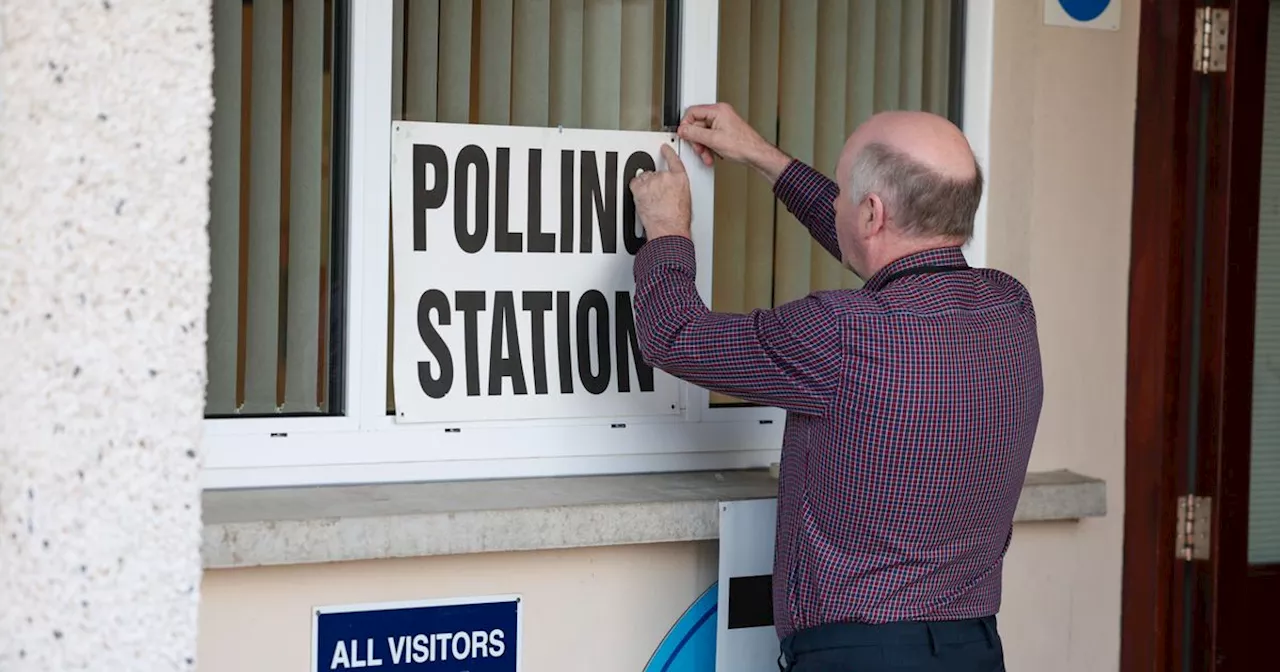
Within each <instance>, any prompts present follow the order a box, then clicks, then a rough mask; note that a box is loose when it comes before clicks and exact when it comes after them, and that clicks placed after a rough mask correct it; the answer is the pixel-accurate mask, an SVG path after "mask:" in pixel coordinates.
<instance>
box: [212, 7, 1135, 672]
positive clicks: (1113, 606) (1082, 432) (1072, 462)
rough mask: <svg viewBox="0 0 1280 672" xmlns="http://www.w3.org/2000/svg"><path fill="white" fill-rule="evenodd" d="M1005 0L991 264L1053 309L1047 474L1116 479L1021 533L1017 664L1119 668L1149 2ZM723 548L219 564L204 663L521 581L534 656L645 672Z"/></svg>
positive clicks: (1041, 458) (1012, 620)
mask: <svg viewBox="0 0 1280 672" xmlns="http://www.w3.org/2000/svg"><path fill="white" fill-rule="evenodd" d="M996 4H997V9H998V13H997V16H996V30H995V34H996V45H995V72H994V92H993V98H994V101H993V110H992V146H991V157H990V163H991V168H990V179H991V188H990V192H989V198H990V217H991V219H990V224H989V226H990V236H991V239H990V248H989V260H990V265H992V266H995V267H998V268H1003V269H1006V270H1008V271H1010V272H1012V273H1014V274H1015V275H1017V276H1018V277H1019V278H1021V279H1022V280H1023V281H1024V282H1026V283H1027V284H1028V286H1029V287H1030V289H1031V292H1032V295H1033V298H1034V300H1035V302H1036V306H1037V310H1038V314H1039V319H1040V336H1041V345H1042V349H1043V354H1044V366H1045V382H1046V386H1047V389H1046V395H1045V409H1044V416H1043V418H1042V421H1041V425H1040V434H1039V441H1038V443H1037V447H1036V452H1035V455H1034V456H1033V459H1032V468H1033V469H1038V470H1047V469H1060V468H1068V469H1073V470H1076V471H1079V472H1082V473H1085V474H1088V475H1092V476H1098V477H1101V478H1104V479H1106V481H1107V486H1108V493H1109V494H1108V498H1109V499H1108V509H1109V514H1108V516H1106V517H1105V518H1101V519H1094V520H1087V521H1084V522H1081V523H1052V524H1030V525H1020V526H1018V527H1017V529H1016V531H1015V540H1014V544H1013V548H1012V549H1011V551H1010V556H1009V561H1008V564H1007V567H1006V574H1005V606H1004V609H1003V610H1002V613H1001V629H1002V631H1003V633H1004V635H1005V637H1006V647H1007V650H1008V658H1009V667H1010V669H1024V670H1038V671H1040V672H1055V671H1062V672H1066V671H1068V670H1071V671H1075V670H1088V671H1090V672H1105V671H1106V670H1114V669H1116V668H1117V666H1118V656H1119V618H1120V568H1121V531H1122V516H1123V481H1124V460H1123V454H1124V450H1123V449H1124V443H1123V440H1124V437H1123V427H1124V382H1125V379H1124V370H1125V359H1124V356H1125V351H1124V348H1125V319H1126V298H1127V295H1126V288H1127V286H1128V280H1127V274H1128V259H1129V199H1130V184H1131V166H1132V158H1131V152H1132V146H1133V140H1132V129H1133V112H1134V96H1135V91H1136V64H1137V34H1138V30H1137V29H1138V3H1137V1H1136V0H1126V1H1125V2H1124V6H1123V12H1124V14H1123V25H1122V29H1121V30H1120V32H1118V33H1113V32H1102V31H1091V30H1075V29H1063V28H1049V27H1046V26H1044V25H1043V19H1042V15H1041V12H1042V11H1043V10H1042V7H1043V3H1041V2H1038V1H1032V0H1017V1H1014V0H999V1H998V2H997V3H996ZM1104 77H1112V78H1115V80H1113V83H1111V84H1108V83H1107V82H1106V80H1105V79H1104ZM714 558H715V550H714V546H713V545H708V544H664V545H656V546H644V547H621V548H610V549H582V550H575V551H563V552H545V553H524V554H509V555H491V556H469V557H456V558H434V559H420V560H405V561H384V562H369V563H355V564H343V565H332V566H314V567H305V568H291V569H259V570H237V571H219V572H210V573H208V574H207V575H206V577H205V583H204V603H203V607H202V611H201V632H200V658H199V660H200V669H201V670H202V672H224V671H227V672H229V671H232V670H247V669H305V666H306V665H307V660H308V659H307V655H308V646H309V643H310V623H311V621H310V617H309V612H308V608H309V607H311V606H313V605H317V604H327V603H343V602H368V601H377V600H403V599H411V598H416V597H422V598H427V597H441V596H447V595H465V594H476V593H501V592H508V591H515V592H522V593H524V594H525V595H527V596H528V598H529V600H528V603H527V608H528V610H529V611H528V612H527V614H528V621H527V623H526V626H525V642H526V647H527V648H526V649H525V658H524V664H525V666H526V669H529V670H551V669H556V670H582V671H586V670H593V671H598V670H620V671H636V672H638V671H639V670H640V669H641V668H642V667H643V665H644V663H645V662H646V661H647V659H648V657H649V655H650V654H651V653H652V651H653V649H654V647H656V646H657V644H658V642H659V641H660V640H661V638H662V635H663V634H664V633H665V631H666V629H667V628H668V627H670V625H671V624H672V623H674V621H675V619H676V618H678V617H679V615H680V613H681V612H682V611H683V610H684V609H685V607H687V606H688V605H689V603H690V602H691V601H692V600H693V599H694V598H695V597H696V596H697V595H698V594H699V593H700V592H701V591H702V590H703V589H705V588H706V587H707V586H708V585H709V584H710V583H711V582H712V581H713V580H714V574H715V559H714ZM556 603H567V604H569V605H572V606H570V607H567V608H556V607H554V606H552V605H553V604H556ZM255 618H262V619H266V622H267V623H269V624H270V626H269V627H265V626H263V625H259V624H256V623H254V622H253V619H255ZM566 652H569V653H566Z"/></svg>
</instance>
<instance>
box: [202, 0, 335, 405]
mask: <svg viewBox="0 0 1280 672" xmlns="http://www.w3.org/2000/svg"><path fill="white" fill-rule="evenodd" d="M299 9H301V10H303V11H298V10H299ZM320 10H323V11H320ZM333 16H334V13H333V0H323V2H322V3H321V2H316V3H314V4H313V3H311V2H295V1H294V0H252V1H248V0H215V2H214V9H213V21H214V72H213V90H214V96H215V101H216V103H215V108H214V113H213V127H212V151H213V171H212V177H211V183H210V192H211V193H210V195H211V203H210V208H211V213H210V222H209V234H210V246H211V264H212V274H213V283H212V289H211V292H210V297H209V313H208V330H209V343H208V371H209V380H208V396H207V402H206V414H207V415H210V416H222V415H229V414H237V413H239V414H246V415H248V414H272V413H318V412H326V411H327V410H328V401H327V397H328V394H327V392H328V389H327V388H328V349H329V343H328V334H329V333H330V321H329V306H328V297H329V262H330V250H329V240H330V215H331V207H330V188H331V184H330V164H331V161H332V154H331V146H332V143H331V142H330V138H331V137H332V132H331V129H332V124H333V119H332V115H331V110H332V108H333V106H332V99H333Z"/></svg>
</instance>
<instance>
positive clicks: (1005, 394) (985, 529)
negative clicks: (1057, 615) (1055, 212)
mask: <svg viewBox="0 0 1280 672" xmlns="http://www.w3.org/2000/svg"><path fill="white" fill-rule="evenodd" d="M774 191H775V194H776V195H777V197H778V198H779V199H780V200H781V201H782V203H784V204H785V205H786V207H787V209H788V210H790V211H791V212H792V213H793V214H795V215H796V217H797V218H798V219H799V220H800V221H801V222H803V223H804V225H805V226H806V227H808V228H809V231H810V233H812V235H813V237H814V238H815V239H816V240H817V241H818V242H819V243H821V244H822V245H823V247H825V248H826V249H827V250H828V251H829V252H831V254H833V255H836V256H837V257H839V251H838V248H837V246H836V236H835V212H834V199H835V198H836V196H837V194H838V192H839V189H838V187H837V186H836V185H835V184H834V183H833V182H832V181H831V180H829V179H827V178H826V177H824V176H823V175H821V174H820V173H818V172H817V171H815V170H813V169H812V168H810V167H809V166H806V165H804V164H802V163H800V162H793V163H792V164H791V165H790V166H789V167H788V168H787V169H786V171H784V172H783V174H782V175H781V177H780V178H779V180H778V182H777V184H776V185H775V187H774ZM939 267H941V268H944V269H946V268H949V269H951V270H949V272H936V271H937V270H938V268H939ZM955 267H961V270H954V268H955ZM929 269H934V272H926V271H929ZM903 271H906V273H902V272H903ZM694 273H695V264H694V249H693V244H692V243H691V242H690V241H689V240H687V239H685V238H682V237H679V236H667V237H660V238H657V239H654V240H652V241H649V242H648V243H646V244H645V245H644V246H643V247H642V248H641V249H640V251H639V253H638V254H637V256H636V260H635V279H636V294H635V317H636V327H637V330H638V332H639V336H640V344H641V352H642V353H643V354H644V356H645V358H646V361H648V362H649V363H650V364H652V365H654V366H656V367H658V368H660V369H662V370H664V371H667V372H669V373H671V374H672V375H674V376H676V377H678V378H681V379H683V380H686V381H688V382H691V383H694V384H696V385H699V386H701V387H704V388H707V389H710V390H713V391H717V392H722V393H725V394H728V395H732V396H734V397H737V398H739V399H743V400H746V401H751V402H756V403H760V404H765V405H769V406H777V407H781V408H783V409H786V410H787V423H786V430H785V433H784V438H783V445H782V464H781V467H780V469H781V474H780V480H779V485H778V529H777V547H776V552H775V557H774V572H773V585H774V591H773V609H774V623H775V626H776V628H777V631H778V635H779V637H785V636H786V635H788V634H790V633H791V632H793V631H795V630H800V629H804V628H809V627H814V626H818V625H822V624H825V623H831V622H841V621H854V622H863V623H883V622H889V621H902V620H952V619H964V618H975V617H981V616H987V615H992V614H995V613H996V612H997V611H998V610H999V607H1000V580H1001V571H1002V565H1003V559H1004V555H1005V552H1006V550H1007V549H1008V545H1009V540H1010V536H1011V530H1012V528H1013V512H1014V508H1015V507H1016V506H1017V503H1018V496H1019V494H1020V493H1021V491H1022V485H1023V480H1024V478H1025V476H1026V470H1027V461H1028V458H1029V457H1030V454H1031V444H1032V441H1033V439H1034V437H1035V432H1036V425H1037V423H1038V421H1039V416H1040V406H1041V402H1042V399H1043V383H1042V378H1041V368H1040V350H1039V344H1038V339H1037V336H1036V318H1035V312H1034V309H1033V308H1032V305H1031V298H1030V297H1029V295H1028V293H1027V291H1026V289H1025V288H1024V287H1023V286H1022V285H1021V284H1019V283H1018V281H1016V280H1015V279H1013V278H1012V277H1010V276H1009V275H1007V274H1004V273H1001V272H999V271H995V270H989V269H968V268H965V260H964V256H963V255H962V254H961V251H960V249H959V248H943V249H936V250H930V251H926V252H923V253H919V254H916V255H912V256H908V257H906V258H903V259H899V260H897V261H895V262H894V263H892V264H890V265H889V266H888V267H886V268H885V269H883V270H881V271H880V272H878V273H877V274H876V275H875V276H873V277H872V278H870V279H869V280H868V281H867V283H866V284H865V286H863V287H862V288H861V289H857V290H835V291H822V292H815V293H813V294H811V295H810V296H808V297H805V298H803V299H800V300H797V301H793V302H791V303H787V304H785V305H782V306H778V307H777V308H773V309H771V310H756V311H753V312H752V313H750V314H748V315H734V314H724V313H713V312H711V311H709V310H708V309H707V307H706V305H705V304H704V303H703V301H702V299H701V298H700V297H699V295H698V291H697V288H696V287H695V284H694Z"/></svg>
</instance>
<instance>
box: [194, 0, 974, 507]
mask: <svg viewBox="0 0 1280 672" xmlns="http://www.w3.org/2000/svg"><path fill="white" fill-rule="evenodd" d="M992 11H993V10H992V2H991V0H968V1H967V2H966V1H965V0H904V1H901V2H900V1H898V0H878V1H877V0H796V1H794V2H793V1H791V0H721V2H719V3H717V2H713V1H711V0H448V1H446V0H362V1H361V2H351V1H350V0H325V2H323V3H315V4H314V5H313V4H310V3H295V2H293V1H292V0H253V1H252V2H248V1H244V0H215V54H214V55H215V71H214V89H215V95H216V96H217V106H216V111H215V115H214V123H213V145H214V169H213V178H212V185H211V188H212V194H213V204H212V213H211V223H210V231H211V244H212V248H213V249H212V254H213V268H214V279H213V290H212V296H211V303H210V313H209V316H210V317H209V334H210V341H209V367H210V375H209V400H208V407H207V411H206V412H207V414H208V416H209V418H210V419H209V420H208V421H207V435H208V439H207V441H208V447H209V451H208V455H209V458H208V460H207V463H206V464H207V468H206V473H205V477H206V485H208V486H210V487H226V486H250V485H267V484H290V483H321V482H338V481H343V482H358V481H374V480H404V479H445V478H480V477H484V478H493V477H503V476H538V475H568V474H575V473H609V472H629V471H658V470H677V469H716V468H734V467H748V466H764V465H766V464H768V462H769V461H772V460H775V459H776V454H777V451H778V448H779V437H780V434H781V419H782V414H781V412H780V411H778V410H777V409H771V408H759V407H749V406H746V405H745V404H740V403H737V402H735V400H732V399H727V398H718V397H716V398H713V397H712V396H711V395H709V394H708V393H707V392H706V391H704V390H700V389H697V388H692V387H691V386H690V387H688V389H686V390H685V391H684V392H683V393H682V394H684V395H685V397H684V398H683V403H684V406H685V407H684V408H683V409H682V414H681V415H678V416H672V417H670V418H660V419H642V420H640V421H639V422H634V421H629V422H627V423H621V422H615V421H614V419H611V418H586V419H575V420H572V421H563V422H561V421H556V422H550V421H513V422H506V423H500V422H469V423H448V426H440V425H426V426H424V425H398V424H396V423H395V421H394V419H393V418H392V417H391V415H390V414H391V413H392V412H393V411H394V398H393V393H392V387H391V384H390V378H389V371H390V370H391V368H392V367H391V353H392V347H393V344H392V343H391V338H390V336H391V334H392V328H391V322H390V318H391V311H390V306H391V305H392V301H393V300H394V297H393V294H392V292H393V289H394V288H393V287H392V286H391V284H392V283H391V282H390V279H391V277H392V263H391V261H392V257H391V255H390V249H391V248H390V241H391V235H390V229H391V227H390V225H389V219H390V218H389V213H390V211H391V208H390V175H391V172H390V165H389V164H390V151H391V139H390V135H391V133H390V130H391V123H392V122H393V121H395V120H407V121H438V122H451V123H469V124H479V125H495V126H506V125H513V126H535V127H547V126H550V127H555V126H564V127H566V128H596V129H619V130H655V131H660V130H663V129H666V128H669V127H670V126H671V125H672V124H673V123H674V122H675V121H676V120H677V119H678V118H679V113H680V111H681V110H682V109H683V107H684V106H686V105H688V104H692V103H695V102H709V101H713V100H717V99H719V100H725V101H728V102H730V103H731V104H733V105H734V107H735V108H736V109H737V110H738V111H739V113H741V114H742V115H743V116H744V117H746V118H747V119H748V120H749V121H750V122H751V123H752V124H753V125H754V126H755V127H756V128H757V129H758V130H759V131H760V132H761V133H762V134H763V135H765V137H766V138H769V139H770V140H772V141H774V142H777V143H778V144H779V145H780V146H781V147H782V148H783V149H784V150H786V151H788V152H789V153H791V154H793V155H795V156H797V157H798V158H800V159H802V160H805V161H808V162H810V163H812V164H813V165H815V166H816V167H817V168H818V169H820V170H823V171H824V172H827V173H828V174H831V172H832V171H834V168H835V161H836V157H837V156H838V153H839V150H840V147H841V145H842V142H843V139H844V138H845V137H846V136H847V135H848V133H849V132H851V131H852V129H853V128H854V127H855V126H856V125H857V124H858V123H859V122H860V121H862V120H863V119H865V118H866V117H867V116H869V115H870V114H871V113H873V112H875V111H878V110H884V109H928V110H932V111H936V112H940V113H943V114H948V115H949V116H951V117H952V118H953V119H957V120H959V119H960V118H961V112H963V113H964V121H965V122H966V123H965V129H966V132H967V133H968V134H969V135H970V138H971V142H973V143H974V145H975V148H976V149H977V150H978V153H979V154H980V160H981V159H982V158H983V157H982V156H981V154H983V149H984V145H985V133H986V123H987V115H986V96H987V95H988V91H989V84H988V82H989V76H990V74H989V73H990V44H989V36H990V25H991V15H992ZM962 83H963V84H964V86H963V87H962ZM962 90H963V92H964V94H965V95H964V96H963V97H962V96H961V93H962ZM691 179H692V180H693V181H694V184H693V190H694V196H695V203H694V208H695V218H697V219H698V220H699V221H714V225H713V228H714V238H715V241H714V244H712V245H700V246H699V249H698V254H699V267H700V274H699V276H700V277H699V283H700V291H702V292H703V294H704V296H705V297H706V298H707V299H708V300H709V301H710V302H711V305H712V307H713V308H715V309H717V310H725V311H746V310H750V309H752V308H755V307H767V306H771V305H777V304H779V303H782V302H785V301H788V300H790V299H793V298H796V297H799V296H802V295H804V294H806V293H807V292H809V291H813V290H817V289H824V288H834V287H840V286H846V287H852V286H856V282H857V281H856V278H855V277H854V276H852V275H851V274H849V273H847V272H845V271H843V269H841V268H840V267H839V265H838V264H836V263H835V262H834V261H832V260H830V259H828V258H827V256H826V254H825V252H823V251H821V250H820V249H818V248H817V246H816V245H815V244H813V243H811V242H810V241H809V239H808V237H807V234H806V233H805V232H804V230H803V228H802V227H800V226H799V225H798V224H797V223H796V222H794V220H793V219H792V218H791V217H790V215H789V214H788V213H786V210H785V208H783V207H782V206H781V205H779V204H777V203H775V202H774V200H773V197H772V194H771V192H770V189H769V185H767V184H766V183H764V181H763V180H760V179H759V178H758V177H756V176H755V175H754V174H749V173H748V171H747V170H745V169H742V168H738V167H732V166H726V165H721V166H719V167H718V168H717V169H716V170H715V171H714V172H712V171H698V172H697V174H694V175H692V176H691ZM982 216H983V213H982V212H981V211H980V213H979V217H980V218H981V217H982ZM979 227H981V224H979ZM976 242H977V243H978V246H977V249H976V250H971V253H972V255H971V256H972V257H973V259H972V261H973V262H974V263H981V245H980V244H981V233H979V234H978V240H977V241H976ZM246 416H247V417H246Z"/></svg>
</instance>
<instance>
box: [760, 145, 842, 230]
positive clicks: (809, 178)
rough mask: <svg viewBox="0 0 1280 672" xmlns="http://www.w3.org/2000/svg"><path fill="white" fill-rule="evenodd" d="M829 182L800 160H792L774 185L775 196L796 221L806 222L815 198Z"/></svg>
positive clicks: (825, 177)
mask: <svg viewBox="0 0 1280 672" xmlns="http://www.w3.org/2000/svg"><path fill="white" fill-rule="evenodd" d="M827 182H830V180H829V179H827V176H826V175H823V174H822V173H819V172H818V171H816V170H814V169H813V168H812V167H810V166H809V165H808V164H806V163H805V162H803V161H800V160H799V159H792V160H791V163H789V164H787V167H786V168H785V169H783V171H782V174H781V175H779V176H778V181H777V182H774V183H773V195H774V196H776V197H777V198H778V200H779V201H782V204H783V205H785V206H786V207H787V211H788V212H790V213H791V214H793V215H795V216H796V219H799V220H800V221H805V218H804V215H805V214H806V212H807V211H808V210H809V207H810V205H812V203H813V200H814V198H815V197H816V196H818V195H820V194H822V191H823V190H822V187H823V185H824V184H825V183H827Z"/></svg>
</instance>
